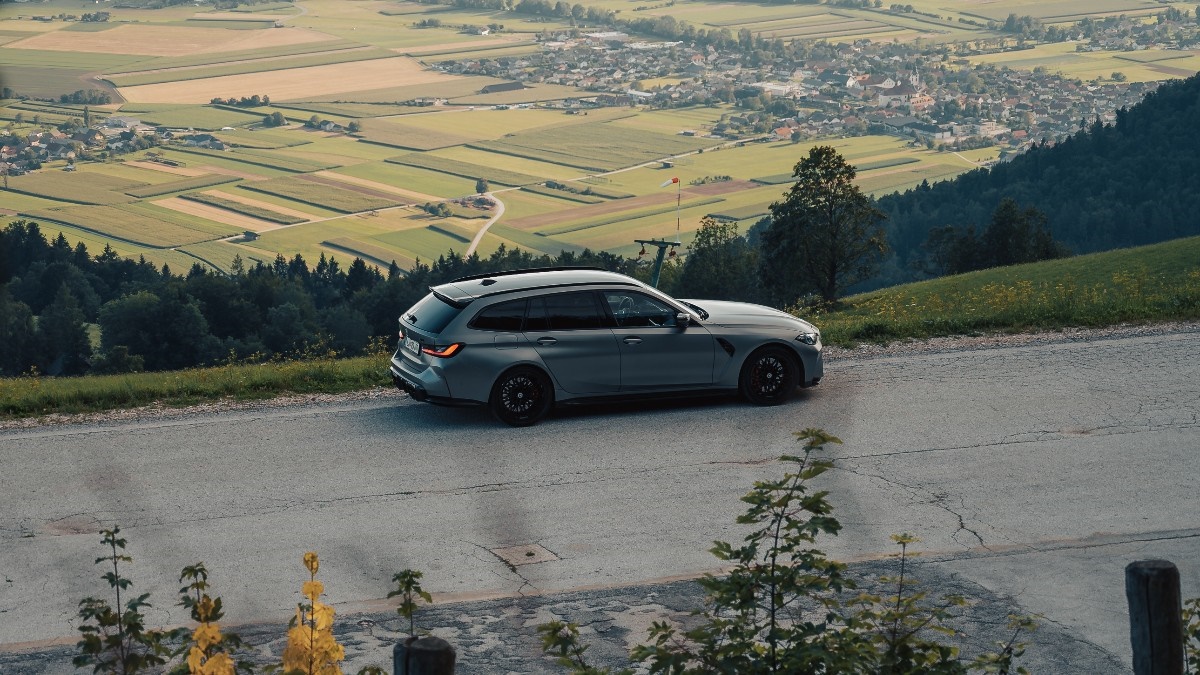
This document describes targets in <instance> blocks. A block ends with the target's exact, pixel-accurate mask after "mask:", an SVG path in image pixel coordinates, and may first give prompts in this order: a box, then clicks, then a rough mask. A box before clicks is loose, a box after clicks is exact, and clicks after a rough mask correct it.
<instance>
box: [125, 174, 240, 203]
mask: <svg viewBox="0 0 1200 675" xmlns="http://www.w3.org/2000/svg"><path fill="white" fill-rule="evenodd" d="M237 180H241V179H240V178H237V177H236V176H225V175H222V174H208V175H204V176H196V177H195V178H183V179H181V180H173V181H169V182H166V183H157V184H155V185H147V186H145V187H135V188H129V189H126V190H125V194H127V195H130V196H132V197H139V198H144V197H158V196H161V195H168V194H171V193H172V192H183V191H184V190H196V189H199V188H206V187H212V186H213V185H221V184H223V183H232V182H234V181H237Z"/></svg>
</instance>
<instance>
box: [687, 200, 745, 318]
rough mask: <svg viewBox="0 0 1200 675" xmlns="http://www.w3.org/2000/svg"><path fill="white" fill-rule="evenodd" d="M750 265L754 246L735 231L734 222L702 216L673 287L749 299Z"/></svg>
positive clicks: (716, 296)
mask: <svg viewBox="0 0 1200 675" xmlns="http://www.w3.org/2000/svg"><path fill="white" fill-rule="evenodd" d="M754 266H755V254H754V250H753V249H752V248H751V247H750V244H749V243H747V241H746V239H745V238H744V237H741V236H739V235H738V226H737V223H731V222H721V221H718V220H715V219H713V218H712V217H711V216H705V217H704V218H703V219H702V220H701V221H700V229H699V230H697V231H696V238H695V239H694V240H693V241H692V245H691V252H690V253H688V256H687V260H686V261H685V262H684V265H683V272H682V273H681V274H680V277H679V284H678V287H677V288H675V289H674V291H675V292H676V293H678V294H679V295H681V296H683V297H691V298H711V299H713V300H750V299H752V298H753V296H754V295H755V294H754V292H753V289H754V288H755V287H756V286H757V284H756V283H755V278H754V271H755V270H754Z"/></svg>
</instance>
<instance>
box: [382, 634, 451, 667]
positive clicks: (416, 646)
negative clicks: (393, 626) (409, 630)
mask: <svg viewBox="0 0 1200 675" xmlns="http://www.w3.org/2000/svg"><path fill="white" fill-rule="evenodd" d="M455 656H456V655H455V652H454V647H453V646H451V644H450V643H449V642H446V641H445V640H443V639H442V638H440V637H432V636H430V637H420V638H411V637H410V638H406V639H405V640H404V642H400V643H397V644H396V646H395V647H393V648H392V672H393V673H394V675H454V659H455Z"/></svg>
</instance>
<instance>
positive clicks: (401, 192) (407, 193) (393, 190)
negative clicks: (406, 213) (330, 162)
mask: <svg viewBox="0 0 1200 675" xmlns="http://www.w3.org/2000/svg"><path fill="white" fill-rule="evenodd" d="M316 175H318V176H325V177H326V178H329V179H331V180H336V181H339V182H342V183H353V184H354V185H361V186H363V187H367V188H371V189H374V190H379V191H381V192H387V193H389V194H394V195H398V196H400V197H404V198H405V199H406V200H408V201H411V202H414V203H418V204H424V203H426V202H440V201H442V198H441V197H435V196H433V195H427V194H424V193H422V192H413V191H412V190H405V189H404V188H399V187H396V186H395V185H388V184H387V183H380V182H379V181H375V180H369V179H367V178H358V177H357V176H347V175H346V174H344V173H336V172H333V171H318V172H316Z"/></svg>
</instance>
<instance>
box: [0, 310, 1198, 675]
mask: <svg viewBox="0 0 1200 675" xmlns="http://www.w3.org/2000/svg"><path fill="white" fill-rule="evenodd" d="M381 367H383V366H382V364H381ZM1197 382H1200V332H1195V331H1194V329H1193V330H1185V331H1182V332H1173V333H1167V334H1164V335H1132V334H1130V335H1126V336H1123V337H1116V338H1111V339H1099V340H1093V341H1072V340H1058V341H1053V340H1052V341H1047V342H1040V343H1033V344H1026V345H1023V346H1006V347H997V348H990V349H973V350H962V351H943V352H931V353H930V352H926V353H922V352H914V353H908V354H902V355H891V356H855V355H854V353H853V352H851V353H845V352H843V355H841V356H838V357H837V358H831V359H829V360H828V363H827V365H826V377H825V380H824V382H823V383H822V384H821V385H820V386H819V387H816V388H815V389H811V390H804V391H801V392H799V393H798V395H797V396H796V397H795V398H794V399H793V400H792V401H791V402H789V403H788V404H786V405H783V406H780V407H774V408H756V407H751V406H748V405H744V404H742V403H740V402H738V401H736V400H732V399H724V398H717V399H712V400H705V401H700V402H692V403H687V404H677V405H668V404H654V405H632V404H631V405H623V406H617V407H604V408H596V407H589V408H574V409H567V410H564V411H559V412H558V413H556V414H555V415H554V416H552V417H551V418H550V419H548V420H546V421H544V422H543V423H541V424H539V425H537V426H534V427H530V428H525V429H513V428H508V427H504V426H501V425H499V424H498V423H496V422H494V421H493V420H492V419H491V418H490V417H489V416H488V415H487V413H486V412H485V411H483V410H478V409H446V408H437V407H434V406H431V405H427V404H420V403H417V402H415V401H411V400H409V399H407V398H405V397H402V396H392V395H386V396H380V397H377V398H374V399H366V400H358V401H348V402H340V403H326V404H319V405H297V406H290V407H276V408H271V407H263V408H255V409H250V410H234V411H227V412H224V413H213V414H195V415H186V416H183V415H180V416H168V417H160V418H149V419H141V420H135V421H126V422H109V423H101V424H88V425H65V426H46V427H38V428H33V429H25V430H19V429H13V430H7V431H0V457H3V460H4V470H3V472H0V519H2V520H0V538H2V545H0V573H3V575H4V576H3V579H2V582H0V616H3V621H0V646H2V647H0V654H3V653H6V652H8V653H11V652H12V651H13V650H14V649H16V650H20V649H26V648H32V647H35V646H36V647H37V648H53V646H54V642H53V641H55V640H58V641H60V643H66V642H72V641H73V640H74V638H75V636H76V635H77V633H76V628H75V625H74V616H75V613H76V608H77V603H78V601H79V600H80V599H81V598H83V597H85V596H88V595H100V594H102V593H104V592H105V590H106V589H105V587H104V586H103V585H102V582H101V580H100V574H101V573H102V570H101V569H100V568H98V567H95V566H94V565H93V564H92V561H93V559H94V558H96V557H97V556H100V555H103V553H104V551H103V550H102V549H101V547H100V545H99V544H100V541H99V539H100V538H99V536H97V534H96V531H97V530H98V529H99V528H100V527H102V526H110V525H112V524H113V523H119V524H120V525H121V527H122V532H123V533H124V534H125V535H126V536H127V537H128V539H129V553H130V554H131V555H132V556H133V558H134V562H133V563H132V564H130V565H127V566H126V567H125V571H126V572H128V574H129V575H130V576H131V577H132V578H133V579H134V584H135V585H134V590H135V591H137V592H150V593H152V597H151V600H152V602H154V607H153V608H152V609H151V610H149V611H148V616H149V620H150V623H151V624H152V625H163V624H171V623H179V622H183V621H184V619H185V616H184V614H183V613H182V611H181V610H180V609H179V608H177V607H175V605H174V603H175V598H176V593H175V592H176V590H177V588H178V586H179V584H178V583H176V581H177V578H178V573H179V570H180V568H182V567H183V566H184V565H188V564H191V563H194V562H196V561H203V562H205V563H206V565H207V566H208V568H209V570H210V572H211V578H210V581H211V582H212V583H213V584H214V588H215V590H216V591H217V593H219V594H220V595H222V596H223V597H224V599H225V603H226V615H227V617H228V620H229V621H232V622H235V623H256V622H259V623H261V622H276V623H280V624H282V622H284V621H286V619H287V617H288V616H289V615H290V613H291V612H292V611H294V610H290V609H289V608H290V607H294V603H295V602H297V601H298V599H299V594H298V591H299V588H300V584H301V582H302V581H303V580H304V579H305V571H304V569H303V567H302V565H301V562H300V560H301V556H302V555H303V553H304V552H305V551H308V550H315V551H318V552H319V553H320V555H321V569H320V575H319V577H320V578H321V580H322V581H324V583H325V587H326V589H327V590H328V597H327V599H328V600H329V601H331V602H333V603H335V605H336V606H337V608H338V612H339V617H344V619H343V620H345V621H348V622H351V623H349V624H348V625H349V626H350V628H352V629H355V630H357V628H355V627H354V624H353V621H354V620H355V617H356V616H362V615H361V614H357V613H358V612H371V611H375V612H381V611H384V610H385V609H387V607H388V606H389V605H387V604H386V603H384V602H381V601H380V599H381V598H383V597H384V595H385V594H386V593H387V591H388V590H390V588H389V586H390V580H391V576H392V574H393V573H395V572H397V571H399V570H401V569H404V568H406V567H411V568H414V569H419V570H422V571H423V572H424V573H425V578H424V579H423V583H424V586H425V588H426V589H427V590H430V591H433V592H434V593H435V595H436V596H437V597H436V600H437V602H438V606H441V607H446V606H447V605H446V603H448V602H453V601H466V600H472V599H474V600H479V599H486V598H511V597H513V596H518V595H537V594H559V593H563V592H568V591H574V590H578V589H585V588H590V589H601V590H596V591H592V592H594V593H598V594H600V596H603V597H608V596H604V595H603V594H604V593H605V592H608V591H605V590H603V589H609V591H612V592H614V593H615V592H616V590H614V589H624V590H622V592H626V591H628V587H630V586H631V585H634V584H639V583H642V582H647V581H658V582H665V581H667V580H670V579H676V578H682V577H689V576H693V575H696V574H698V573H702V572H705V571H712V570H715V569H717V565H716V562H717V561H716V560H715V559H714V558H713V557H712V556H711V555H710V554H709V553H708V552H707V549H708V548H709V547H710V546H711V542H712V541H713V540H714V539H725V540H731V541H732V540H735V539H736V538H737V537H738V533H739V530H738V529H737V526H735V525H733V519H734V517H735V516H736V515H737V514H738V513H740V510H741V509H740V507H741V506H742V504H741V503H740V502H739V498H740V497H741V496H742V495H743V494H745V492H746V491H747V490H748V489H749V487H750V486H751V484H752V483H753V482H754V481H755V480H757V479H764V478H770V477H776V476H779V475H780V474H781V473H782V472H783V471H784V469H785V467H784V465H783V464H781V463H780V462H779V461H778V460H777V458H778V457H779V456H780V455H781V454H783V453H791V452H796V451H797V450H798V449H799V448H798V445H797V444H796V442H795V440H794V439H793V437H792V432H793V431H796V430H800V429H804V428H806V427H820V428H823V429H825V430H827V431H828V432H830V433H832V434H834V435H836V436H839V437H840V438H841V439H842V440H843V441H844V444H843V445H840V446H832V447H831V448H830V449H829V451H828V456H829V457H831V458H833V459H834V460H836V464H837V468H836V469H835V470H834V471H832V472H831V473H828V474H826V475H825V476H823V477H821V478H820V479H819V483H820V485H821V486H822V487H824V488H826V489H828V490H830V499H831V500H832V502H833V504H834V507H835V511H834V515H835V516H836V517H837V518H839V519H840V520H841V522H842V524H843V527H844V529H843V531H842V533H841V535H840V536H838V537H836V538H830V539H827V540H825V541H823V542H820V543H819V546H820V547H821V548H823V549H824V550H825V551H827V552H828V553H830V554H831V555H832V556H833V557H835V558H837V559H840V560H845V561H859V562H857V563H856V564H857V565H865V566H868V567H869V566H870V565H872V564H876V565H877V564H880V563H878V562H874V563H873V562H871V561H878V560H879V559H880V558H881V557H883V556H885V555H887V554H889V553H891V552H892V551H893V550H894V548H895V546H894V545H893V544H892V543H891V542H890V541H889V535H891V534H893V533H899V532H910V533H913V534H915V535H917V536H919V537H920V538H921V542H920V543H919V544H917V545H916V550H918V551H920V552H921V553H922V555H921V557H920V559H919V562H918V564H917V565H916V574H917V576H918V577H921V578H924V579H927V580H935V581H937V583H939V584H942V583H945V584H957V585H959V586H963V587H966V588H967V590H968V592H969V593H970V594H973V595H975V596H976V597H979V598H985V599H988V600H989V601H990V602H997V603H1001V604H1003V605H1005V606H1006V607H1008V608H1010V609H1011V610H1013V611H1020V612H1024V613H1038V614H1043V615H1044V617H1045V618H1044V619H1043V620H1042V624H1043V629H1042V630H1041V631H1039V632H1038V633H1035V634H1034V635H1033V636H1032V638H1031V639H1032V641H1033V642H1034V643H1035V644H1037V643H1038V640H1043V641H1045V642H1043V643H1042V646H1041V647H1040V648H1035V649H1031V658H1033V661H1032V662H1025V663H1026V665H1031V666H1035V667H1034V672H1068V673H1069V672H1121V671H1122V670H1126V669H1128V664H1129V658H1130V657H1129V652H1130V649H1129V646H1128V645H1129V638H1128V625H1127V619H1126V616H1125V612H1126V609H1125V607H1126V605H1125V597H1124V587H1123V568H1124V566H1125V565H1126V564H1127V563H1128V562H1130V561H1132V560H1137V559H1146V558H1156V557H1163V558H1167V559H1169V560H1173V561H1174V562H1176V563H1177V564H1178V565H1179V567H1180V570H1181V573H1182V578H1183V587H1184V588H1183V590H1184V597H1185V598H1186V597H1195V596H1197V595H1200V496H1198V494H1200V493H1198V491H1197V486H1196V481H1197V476H1200V423H1198V413H1200V386H1198V385H1197ZM527 545H528V546H534V545H536V546H539V547H541V549H538V550H537V553H538V555H539V556H540V555H544V554H543V553H542V549H544V551H545V555H549V556H550V557H551V558H552V559H549V560H547V561H546V562H538V563H536V564H528V565H520V566H517V567H510V566H509V565H507V564H506V563H505V562H503V561H502V560H501V559H500V558H499V557H497V555H496V554H494V553H493V550H495V549H500V548H504V547H512V546H527ZM538 559H539V560H540V559H541V558H538ZM646 588H648V587H646ZM656 593H657V591H656ZM600 596H597V597H600ZM546 597H550V596H546ZM572 597H574V596H572ZM499 602H500V603H501V604H502V605H503V604H504V603H511V602H512V601H510V600H500V601H499ZM451 607H452V606H451ZM388 611H390V610H388ZM455 611H457V612H458V613H459V614H461V613H462V610H453V609H451V612H450V613H451V614H454V613H455ZM497 611H499V610H497ZM393 616H394V614H393ZM548 618H549V617H548V616H546V615H545V614H542V615H541V616H540V619H539V620H540V621H545V620H547V619H548ZM1000 618H1001V619H1002V618H1003V613H1001V615H1000ZM363 625H365V623H364V624H363ZM976 628H978V626H977V627H976ZM985 628H986V629H987V631H988V633H987V634H988V635H991V636H994V638H995V639H1000V637H1001V635H1000V634H1001V633H1002V632H1003V630H1002V628H1001V626H998V625H992V626H985ZM526 630H527V631H528V633H530V634H531V636H532V634H533V629H532V628H531V627H527V628H526ZM639 630H640V629H639ZM279 632H280V634H282V630H280V631H279ZM531 639H532V640H536V637H531ZM632 639H634V640H638V639H644V631H641V633H640V635H635V636H633V638H632ZM1056 641H1057V642H1056ZM17 643H37V644H36V645H30V644H26V645H24V646H23V647H22V646H20V645H18V644H17ZM490 645H491V646H490V647H488V648H487V649H498V648H499V647H498V646H497V645H498V643H496V642H495V641H493V642H491V643H490ZM487 649H485V648H481V650H483V651H486V650H487ZM1038 649H1040V650H1041V651H1040V652H1039V651H1038ZM1067 649H1071V650H1075V651H1073V652H1071V653H1073V654H1074V653H1080V654H1082V653H1084V652H1086V655H1088V658H1090V659H1092V661H1091V662H1090V663H1091V665H1085V664H1083V663H1081V662H1079V661H1077V660H1075V657H1069V658H1068V657H1064V656H1061V654H1064V653H1066V652H1064V651H1063V650H1067ZM389 653H390V652H389ZM593 653H597V652H593ZM1039 654H1040V656H1039ZM1055 655H1060V656H1055ZM460 658H461V657H460ZM1054 658H1060V659H1062V660H1060V661H1059V662H1057V663H1055V662H1054V661H1053V659H1054ZM1079 658H1083V657H1082V656H1081V657H1079ZM1039 659H1041V661H1039ZM1097 663H1099V664H1101V665H1100V666H1097V665H1095V664H1097ZM1039 664H1040V665H1041V666H1043V667H1042V668H1037V667H1036V666H1037V665H1039ZM1047 664H1050V665H1047ZM357 667H358V666H357V665H355V666H354V668H355V669H357ZM2 669H3V668H0V670H2ZM38 672H42V671H38ZM45 672H60V671H56V670H53V669H51V670H49V671H45ZM61 672H70V669H69V666H66V670H62V671H61ZM470 672H488V670H487V669H484V670H482V671H470Z"/></svg>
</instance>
